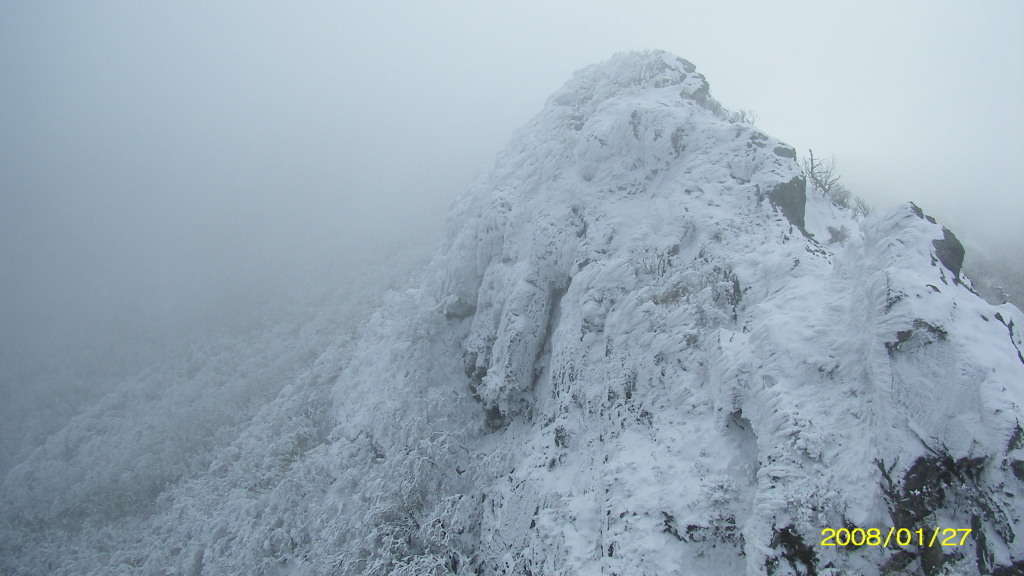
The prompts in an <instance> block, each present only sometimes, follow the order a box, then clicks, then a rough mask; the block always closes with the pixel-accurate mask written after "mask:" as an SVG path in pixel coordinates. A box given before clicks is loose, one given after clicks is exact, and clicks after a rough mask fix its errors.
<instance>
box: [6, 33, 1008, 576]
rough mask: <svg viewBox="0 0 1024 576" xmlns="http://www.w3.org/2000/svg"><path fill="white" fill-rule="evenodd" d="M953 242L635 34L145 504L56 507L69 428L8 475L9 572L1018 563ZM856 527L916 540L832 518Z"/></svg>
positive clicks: (877, 567)
mask: <svg viewBox="0 0 1024 576" xmlns="http://www.w3.org/2000/svg"><path fill="white" fill-rule="evenodd" d="M842 229H845V230H846V231H847V233H846V234H836V233H835V231H836V230H842ZM962 259H963V248H962V247H961V245H960V243H959V241H958V240H957V239H956V238H955V236H954V235H953V234H952V233H951V232H949V231H948V230H946V229H944V228H943V227H942V226H940V225H938V224H937V223H935V222H934V220H932V219H931V218H929V217H928V216H927V215H925V213H924V212H923V211H922V210H921V209H920V208H918V207H917V206H915V205H913V204H906V205H903V206H899V207H897V208H895V209H893V210H890V211H888V212H886V213H883V214H878V215H875V216H871V217H867V218H864V217H862V216H860V215H856V214H854V213H853V212H851V211H849V210H846V209H843V208H840V207H838V206H835V205H833V204H830V203H829V202H828V201H827V200H825V199H823V198H821V197H820V196H818V195H816V194H811V193H809V191H808V189H807V186H806V184H805V181H804V177H803V174H802V172H801V170H800V167H799V165H798V164H797V160H796V153H795V151H794V150H793V149H792V148H791V147H789V146H787V145H785V144H784V143H782V142H780V141H778V140H776V139H775V138H772V137H771V136H768V135H766V134H764V133H762V132H760V131H759V130H758V129H756V128H755V127H754V126H751V125H749V124H746V123H743V122H741V121H739V119H738V118H735V117H733V116H732V115H730V114H729V113H728V112H727V111H725V110H724V109H723V108H722V107H721V106H720V105H719V104H718V103H717V102H716V101H715V100H713V99H712V98H711V97H710V93H709V88H708V83H707V82H706V81H705V79H704V77H703V76H701V75H700V74H698V73H697V72H696V69H695V68H694V66H693V65H692V64H690V63H688V62H686V61H685V60H682V59H679V58H676V57H674V56H671V55H669V54H666V53H663V52H649V53H634V54H624V55H619V56H616V57H614V58H612V59H611V60H609V61H608V62H605V63H603V64H600V65H596V66H592V67H589V68H586V69H584V70H582V71H580V72H578V73H577V74H576V75H575V76H574V77H573V78H572V79H571V80H570V81H569V82H568V83H567V84H566V85H565V87H564V88H563V89H561V90H560V91H558V92H557V93H555V94H554V95H553V96H552V97H551V98H550V99H549V101H548V103H547V105H546V106H545V107H544V109H543V110H542V111H541V113H540V114H539V115H538V116H537V117H536V118H535V119H534V120H532V121H531V122H530V123H529V124H528V125H527V126H525V127H524V128H523V129H522V130H520V131H519V132H518V133H517V134H516V136H515V137H514V138H513V140H512V142H511V143H510V144H509V145H508V147H507V148H506V149H505V150H504V151H503V152H502V153H501V154H500V156H499V158H498V159H497V162H496V163H495V165H494V167H493V168H492V170H491V171H490V172H489V173H488V174H487V175H485V176H484V177H482V178H480V179H479V181H478V182H477V183H476V184H475V185H474V186H473V187H472V188H471V189H470V190H469V191H467V193H466V194H465V195H463V196H462V197H461V199H459V200H458V201H457V202H456V203H455V205H454V207H453V211H452V216H451V220H450V229H449V232H448V236H447V241H446V242H445V245H444V246H443V247H442V248H441V249H440V250H439V251H438V252H437V255H436V256H435V258H434V260H433V262H432V264H431V265H430V266H429V267H428V268H427V269H426V271H425V272H424V273H423V276H422V280H421V282H419V285H418V286H419V287H417V288H415V289H411V290H406V291H403V292H396V293H392V294H390V295H389V296H388V297H386V298H385V302H384V304H383V306H382V307H381V309H380V310H379V311H378V312H377V313H376V314H375V315H374V317H373V318H372V320H370V322H369V323H368V324H367V325H366V327H365V329H364V330H363V331H362V332H361V336H360V338H359V340H358V342H357V343H356V344H354V345H353V346H351V347H343V346H340V345H339V346H337V347H334V348H332V349H330V350H328V351H327V352H326V353H325V354H324V355H323V356H321V357H320V358H319V360H316V361H315V362H311V364H310V366H309V367H308V368H304V369H302V370H298V371H297V372H298V375H297V376H295V378H294V381H293V382H292V383H291V384H289V385H288V386H286V387H283V388H281V389H279V392H277V393H276V394H277V395H276V396H275V397H274V398H273V399H272V400H270V401H268V402H267V403H266V404H265V405H263V406H262V407H261V408H260V409H259V410H258V411H256V410H255V409H254V410H252V413H253V414H254V415H253V416H252V417H251V419H250V420H249V421H248V424H246V425H236V426H234V427H233V428H230V429H227V428H220V429H218V430H220V431H219V432H218V434H220V435H222V436H224V437H226V438H227V439H228V440H227V441H224V443H223V444H222V445H221V444H218V445H216V446H214V448H213V449H212V450H213V451H212V453H211V454H210V455H209V457H208V458H205V459H197V461H198V462H199V464H196V465H194V466H192V467H191V468H190V469H189V470H190V471H188V472H182V473H181V475H179V476H173V475H168V476H167V479H161V480H160V482H154V483H153V487H152V489H153V491H154V493H156V494H157V496H154V498H155V500H154V503H153V504H152V505H146V506H141V505H139V506H136V505H135V504H133V502H134V501H133V502H121V500H118V506H113V505H110V506H113V507H112V508H111V509H116V510H115V512H116V513H115V512H111V513H109V514H107V515H106V516H105V517H103V518H100V517H99V516H98V515H97V513H95V512H92V513H91V514H93V516H92V517H90V516H88V515H89V514H90V512H89V510H94V511H95V510H101V511H102V510H104V508H102V507H97V506H94V505H92V504H91V502H93V499H95V498H99V496H96V497H95V498H94V496H90V494H92V492H88V491H87V490H86V491H82V490H75V489H72V488H67V489H66V490H65V492H67V494H68V495H70V496H67V495H65V496H66V497H65V496H60V497H61V498H64V500H67V501H68V502H73V503H74V504H73V505H72V504H68V505H67V506H66V507H65V508H66V509H68V510H72V511H75V513H76V514H78V516H75V518H72V519H70V520H69V519H68V517H67V514H65V513H64V512H62V510H65V508H61V506H62V504H59V503H58V504H50V505H49V508H47V510H50V511H49V512H47V511H46V510H43V509H42V508H40V504H39V503H41V502H43V501H48V500H52V498H54V494H57V493H60V494H63V492H61V490H63V489H61V488H59V487H56V488H54V489H53V490H50V491H49V492H48V494H36V493H35V492H33V489H32V488H31V487H32V486H36V485H38V482H37V481H36V480H33V479H34V478H35V479H38V478H44V477H47V470H53V469H55V468H54V467H53V463H54V462H58V461H59V459H60V458H67V457H64V456H60V454H65V453H69V451H70V452H75V451H76V450H77V451H81V450H84V449H81V448H76V446H79V445H82V446H87V447H88V446H95V445H96V444H97V443H102V442H101V440H102V439H103V438H106V436H102V438H100V437H97V438H98V440H97V441H96V442H93V441H92V438H93V437H94V436H96V434H95V433H92V432H89V431H90V430H95V429H97V428H96V427H95V426H92V427H89V426H84V427H81V429H82V430H85V432H81V431H79V432H76V431H75V430H76V429H72V430H71V431H70V432H66V433H62V435H59V436H55V438H57V439H56V440H54V441H53V442H51V443H50V444H53V445H52V446H50V447H49V448H47V450H49V452H45V451H44V452H42V453H40V454H42V455H39V456H38V457H37V458H36V459H35V460H33V461H31V462H28V463H26V464H24V465H22V466H21V467H20V468H19V469H18V470H17V471H16V473H15V474H12V476H11V477H10V478H8V480H7V482H6V484H5V492H4V494H5V503H6V506H7V509H8V511H11V512H10V514H7V515H6V516H5V517H6V518H14V517H16V519H15V520H11V521H10V522H9V523H8V526H9V527H12V526H13V528H10V529H8V530H7V531H6V532H3V533H0V536H3V537H4V542H5V544H4V546H5V549H6V550H8V551H10V552H11V557H12V558H13V557H15V556H16V555H17V556H18V557H19V558H21V559H22V560H19V562H21V563H20V564H13V563H12V564H10V565H11V566H15V567H16V568H17V570H18V571H19V572H18V573H35V572H32V571H31V569H29V568H24V567H25V566H37V567H39V568H37V569H36V572H38V573H44V572H50V573H60V574H65V573H66V574H71V573H76V574H85V573H96V574H101V573H102V574H115V573H154V574H190V575H199V574H253V573H259V574H275V573H276V574H417V575H422V574H484V575H492V574H493V575H498V574H522V575H532V576H540V575H548V576H551V575H560V574H564V575H576V574H618V575H620V576H637V575H665V574H722V575H729V574H737V575H739V574H750V575H782V574H810V575H815V574H816V575H832V576H835V575H840V574H844V575H854V574H856V575H876V574H889V575H895V574H928V575H935V574H941V573H943V571H944V570H946V571H948V572H947V573H956V574H989V573H991V574H1015V573H1020V571H1021V570H1024V542H1022V541H1021V540H1018V539H1017V538H1016V535H1017V534H1019V533H1021V528H1022V526H1021V522H1022V515H1024V504H1022V502H1024V430H1022V427H1021V424H1020V422H1021V421H1022V420H1024V413H1022V406H1024V356H1022V354H1021V352H1022V350H1024V336H1022V332H1024V314H1022V313H1021V312H1020V310H1018V309H1017V308H1015V307H1013V306H1012V305H1002V306H992V305H990V304H987V303H985V302H984V301H983V300H982V299H980V298H978V297H977V296H976V295H975V294H974V293H973V292H972V286H971V283H970V280H968V279H967V278H965V277H964V276H963V275H962V274H961V272H960V265H961V262H962ZM237 374H242V376H238V377H239V378H244V377H245V376H244V373H241V372H236V375H237ZM197 390H205V387H199V388H197ZM201 393H205V392H198V391H197V392H196V393H195V394H190V395H189V398H190V400H189V401H190V402H196V400H194V397H196V395H198V394H201ZM136 396H137V394H136ZM131 397H133V396H130V395H128V393H127V392H126V398H131ZM332 403H333V410H324V408H325V406H328V405H330V404H332ZM118 405H120V404H118ZM100 416H102V415H97V416H96V418H97V421H99V418H100ZM88 422H92V420H89V421H88ZM124 426H128V424H125V425H124ZM99 429H100V430H105V429H106V428H99ZM117 429H118V430H120V429H121V428H117ZM225 430H226V431H225ZM90 434H91V435H90ZM76 435H77V436H76ZM126 435H127V433H126ZM126 437H127V436H126ZM76 438H77V440H76ZM114 440H116V438H115V439H114ZM103 442H105V440H103ZM211 442H213V441H211ZM48 446H49V445H48ZM90 449H91V448H90ZM98 449H99V448H97V450H98ZM47 453H52V457H51V456H46V454H47ZM75 453H77V452H75ZM47 458H49V460H48V459H47ZM76 462H77V460H76ZM132 466H133V465H132V464H131V463H129V464H127V465H125V467H126V468H127V469H129V472H130V471H131V469H132ZM203 466H208V468H203ZM196 470H198V471H196ZM127 473H128V472H125V471H124V470H122V469H121V468H118V467H112V471H110V472H109V473H108V472H106V471H96V472H95V473H94V474H93V476H95V477H96V478H99V480H95V479H94V480H95V481H92V482H93V484H95V485H97V486H99V485H101V484H102V485H103V486H107V485H109V484H110V483H108V482H101V480H102V479H103V478H105V477H106V476H104V474H107V475H113V476H111V477H112V478H121V477H123V476H124V474H127ZM161 478H164V477H161ZM51 484H52V485H53V486H57V484H54V483H52V482H51ZM51 484H47V485H48V486H49V485H51ZM91 485H92V484H90V486H91ZM97 490H98V489H97ZM97 493H99V492H97ZM58 495H59V494H58ZM76 495H77V496H76ZM60 501H63V500H58V502H60ZM122 505H123V509H122V507H119V506H122ZM68 506H70V507H68ZM108 507H109V506H108ZM125 510H127V511H125ZM48 514H49V515H48ZM62 522H63V523H64V524H67V526H64V524H61V523H62ZM38 526H45V527H48V528H46V530H38V531H36V532H32V530H36V528H33V527H38ZM60 526H64V527H63V528H61V527H60ZM858 527H859V528H863V529H871V528H877V529H879V531H880V534H881V535H882V536H883V537H884V536H885V535H886V534H887V533H888V532H889V529H890V528H895V529H906V530H907V531H914V532H912V534H913V535H914V536H913V539H914V541H913V542H912V543H910V544H907V545H903V546H899V545H897V544H895V543H894V542H891V543H890V545H889V547H884V546H880V545H871V544H867V545H863V546H825V545H822V540H823V539H824V537H825V534H824V533H823V530H825V529H828V528H831V529H840V528H846V529H853V528H858ZM935 528H955V529H970V530H971V532H970V534H969V536H967V537H966V538H964V539H963V543H962V545H957V546H946V547H942V546H939V545H935V546H929V545H928V544H929V543H930V542H924V545H922V544H921V543H919V542H918V540H917V539H918V536H917V534H918V533H917V532H916V531H917V530H922V532H921V533H922V534H925V535H926V536H925V537H923V538H924V540H930V535H931V534H932V531H933V530H934V529H935ZM19 531H20V532H19ZM27 533H32V534H35V535H34V536H31V537H28V536H24V534H27ZM12 534H13V535H12ZM54 534H60V536H59V538H58V537H57V536H53V535H54ZM905 534H906V533H905ZM959 534H961V533H958V536H957V538H956V539H955V541H956V542H958V543H959V542H960V538H959ZM904 539H906V538H904ZM44 546H45V547H47V548H46V549H47V550H58V551H59V553H54V555H52V556H53V557H55V558H57V560H52V561H51V560H47V557H46V556H45V553H43V552H40V553H38V554H37V555H35V556H34V555H33V554H36V553H32V552H28V551H29V550H32V549H42V548H43V547H44ZM15 552H16V553H17V554H15ZM40 558H41V560H40ZM12 562H13V561H12ZM33 562H35V563H34V564H33ZM0 566H3V565H0Z"/></svg>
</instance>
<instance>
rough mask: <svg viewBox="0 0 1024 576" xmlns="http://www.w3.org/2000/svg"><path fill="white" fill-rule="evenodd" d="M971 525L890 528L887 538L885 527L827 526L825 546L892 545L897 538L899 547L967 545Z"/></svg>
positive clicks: (824, 539)
mask: <svg viewBox="0 0 1024 576" xmlns="http://www.w3.org/2000/svg"><path fill="white" fill-rule="evenodd" d="M970 534H971V529H970V528H939V527H936V528H935V530H925V529H924V528H918V529H917V530H911V529H909V528H899V529H897V528H889V532H888V533H886V534H885V536H884V537H883V535H882V529H881V528H867V529H864V528H853V529H848V528H839V529H835V528H825V529H824V530H822V531H821V535H822V539H821V545H822V546H881V547H883V548H888V547H889V543H890V542H893V541H895V542H896V544H897V545H899V546H910V545H913V544H917V545H918V546H928V547H931V546H935V545H936V543H938V545H939V546H963V545H964V543H965V542H967V537H968V536H970Z"/></svg>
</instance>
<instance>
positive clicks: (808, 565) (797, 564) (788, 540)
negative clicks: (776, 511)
mask: <svg viewBox="0 0 1024 576" xmlns="http://www.w3.org/2000/svg"><path fill="white" fill-rule="evenodd" d="M771 547H772V548H775V549H778V548H779V547H781V548H782V554H781V556H782V557H783V558H785V559H786V560H787V561H788V562H789V565H790V567H791V568H792V569H793V572H796V573H797V574H803V575H806V576H817V574H818V568H817V565H818V555H817V554H815V553H814V549H813V548H811V547H810V546H808V545H807V543H806V542H804V539H803V538H802V537H801V536H800V534H799V533H797V532H796V530H795V529H794V528H793V526H786V527H785V528H782V529H781V530H778V531H776V532H775V535H774V536H772V542H771ZM778 560H779V559H778V558H777V557H776V558H769V559H768V563H767V565H766V566H765V569H766V570H767V571H768V576H772V575H773V574H775V571H776V570H778Z"/></svg>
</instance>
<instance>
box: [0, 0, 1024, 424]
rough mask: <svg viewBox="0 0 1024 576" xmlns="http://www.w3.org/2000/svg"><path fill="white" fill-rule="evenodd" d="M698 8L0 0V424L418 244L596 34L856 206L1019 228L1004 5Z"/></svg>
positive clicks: (1011, 49)
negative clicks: (634, 53)
mask: <svg viewBox="0 0 1024 576" xmlns="http://www.w3.org/2000/svg"><path fill="white" fill-rule="evenodd" d="M703 4H705V5H689V4H688V3H678V2H673V3H669V2H649V3H645V4H643V5H641V6H639V7H637V6H631V7H630V8H626V7H625V6H624V5H622V6H618V5H616V6H612V5H594V4H592V3H583V2H565V3H558V4H557V5H556V6H552V5H550V4H542V3H527V4H522V3H517V4H516V5H515V7H514V8H513V7H511V6H507V7H500V8H492V7H484V6H480V5H476V4H471V3H458V2H449V3H441V4H432V5H430V6H429V7H428V6H426V5H424V6H419V5H410V4H405V3H397V2H384V3H375V4H373V5H366V6H351V5H345V6H321V5H303V6H292V5H290V6H287V7H285V6H284V5H272V4H269V3H257V4H252V3H217V4H216V5H208V4H206V3H199V2H187V3H175V4H173V5H166V6H153V5H149V4H136V3H128V2H106V3H102V4H99V5H88V6H86V5H78V6H68V5H63V4H60V5H58V4H50V3H5V4H3V5H2V6H0V86H2V87H3V88H2V89H0V287H2V289H0V394H2V399H0V404H3V405H5V406H6V407H7V408H6V411H7V413H5V414H2V416H3V417H4V418H5V420H7V421H8V422H9V424H8V426H9V428H8V429H7V431H5V435H6V436H8V439H9V438H10V436H11V435H13V434H20V432H18V431H17V430H14V429H13V428H10V427H11V426H15V427H16V425H18V423H19V422H20V421H21V420H22V419H28V420H32V419H36V420H37V421H38V420H47V419H50V420H53V422H57V421H59V420H61V419H62V418H66V417H67V416H68V415H69V414H72V413H74V411H75V410H76V406H77V404H76V402H82V403H84V402H88V401H89V400H91V399H93V398H94V397H95V396H96V395H97V394H99V392H100V391H101V390H102V389H103V387H104V386H109V385H111V383H113V382H116V381H117V379H118V378H120V377H122V376H123V375H125V374H128V373H130V372H132V371H134V370H138V369H141V368H142V367H144V366H146V365H148V364H150V363H151V362H153V361H155V360H156V359H158V358H160V357H163V356H166V355H168V354H174V353H175V351H176V350H178V349H180V347H182V346H188V345H189V343H190V342H193V341H194V340H195V339H197V338H199V337H201V335H204V334H211V333H225V332H238V331H244V330H246V329H248V328H249V327H251V326H253V325H254V324H259V323H260V322H264V323H266V322H272V321H273V317H274V315H275V314H285V313H286V312H285V311H286V310H287V309H288V308H289V307H290V306H294V305H296V303H298V302H309V301H311V300H315V299H316V298H319V297H328V296H326V295H329V294H330V293H331V291H332V290H336V289H338V286H341V285H342V284H343V281H345V280H351V279H353V278H359V277H360V275H361V274H362V273H363V272H362V271H363V270H364V269H365V267H366V266H371V265H373V263H374V262H378V261H380V260H381V259H382V258H385V257H386V256H387V255H389V254H393V253H394V252H396V251H410V250H411V251H412V252H413V253H415V254H418V256H417V257H414V258H410V259H406V260H402V261H403V262H410V267H412V266H414V264H413V263H414V262H422V261H424V260H425V258H426V257H427V255H428V254H429V252H430V248H431V247H432V246H434V245H435V243H436V242H437V239H438V238H439V234H440V231H441V229H442V226H443V220H444V217H445V214H446V208H447V205H448V203H449V202H450V201H451V200H452V199H453V198H454V197H455V196H456V195H457V194H459V193H460V192H461V191H462V190H464V189H465V188H466V187H467V186H468V185H469V184H470V182H472V180H473V178H474V177H475V175H476V174H478V173H479V172H480V171H482V170H485V169H486V167H487V166H488V165H489V163H490V162H491V160H492V158H493V156H494V154H495V153H496V152H497V151H498V150H499V149H500V147H501V146H502V145H503V143H504V142H505V141H506V140H507V139H508V138H509V136H510V135H511V133H512V132H513V130H514V129H515V128H516V127H517V126H519V125H521V124H522V123H523V122H524V121H526V120H527V119H528V118H529V117H530V116H531V115H533V114H534V113H536V112H537V111H538V110H539V109H540V107H541V105H542V104H543V102H544V99H545V98H546V97H547V96H548V95H549V94H550V93H551V92H553V91H554V90H556V89H557V88H558V87H559V86H560V85H561V84H562V83H563V82H564V81H565V80H566V79H567V78H568V77H569V75H570V74H571V72H572V71H573V70H576V69H578V68H580V67H582V66H584V65H587V64H590V63H593V62H597V61H601V60H604V59H606V58H608V57H609V56H610V55H611V54H612V53H614V52H616V51H622V50H631V49H638V48H663V49H666V50H670V51H672V52H674V53H676V54H679V55H680V56H683V57H685V58H688V59H690V60H691V61H693V62H694V63H695V64H696V65H697V66H698V69H699V71H701V72H703V73H704V74H705V75H706V76H707V77H708V80H709V82H710V84H711V86H712V91H713V93H714V95H715V96H716V97H717V98H718V99H719V100H721V101H722V103H723V104H724V105H725V106H727V107H729V108H732V109H739V108H743V109H750V110H753V111H754V112H756V113H757V114H758V118H759V120H758V123H759V126H761V128H762V129H764V130H765V131H767V132H769V133H771V134H773V135H775V136H777V137H779V138H782V139H789V140H788V141H789V143H790V144H792V145H793V146H794V147H796V148H797V149H798V150H800V151H801V153H806V149H807V148H814V149H815V152H816V154H821V155H826V156H827V155H830V154H835V155H836V156H837V159H838V161H839V168H840V171H841V172H842V173H843V175H844V180H843V181H844V183H846V184H847V185H848V186H849V187H850V188H851V189H852V190H853V192H854V193H856V194H858V195H860V196H863V197H865V198H866V199H868V200H869V201H870V202H871V203H872V204H874V205H875V206H876V207H877V208H880V209H884V208H887V207H889V206H892V205H894V204H896V203H898V202H903V201H906V200H914V201H916V202H917V203H918V204H920V205H922V206H923V207H925V208H926V210H927V211H928V212H929V213H930V214H934V215H935V216H936V217H938V218H939V219H940V220H941V221H943V223H948V225H949V226H950V227H951V228H953V229H954V231H956V232H957V234H958V235H959V236H960V237H961V239H963V240H964V241H965V244H967V245H968V246H972V245H973V246H979V247H984V249H985V250H988V251H991V252H992V253H998V252H999V251H1001V250H1002V251H1008V250H1011V249H1013V248H1015V247H1018V246H1020V245H1024V232H1022V229H1021V227H1020V226H1019V222H1020V220H1021V216H1024V194H1021V192H1022V191H1024V179H1022V176H1021V173H1020V171H1019V170H1016V169H1015V166H1016V164H1017V163H1018V162H1019V159H1020V158H1022V157H1024V144H1022V141H1021V139H1020V138H1019V134H1020V133H1021V132H1022V131H1024V111H1022V109H1021V107H1020V106H1019V102H1020V101H1022V100H1024V39H1022V37H1021V36H1020V34H1019V31H1020V29H1021V26H1022V25H1024V9H1022V8H1021V6H1020V5H1019V4H1018V3H1012V2H996V3H989V4H986V5H985V7H983V8H970V9H969V8H965V7H962V6H960V5H958V4H954V3H938V4H936V3H934V2H933V3H908V4H905V5H901V7H899V8H893V7H891V6H890V5H888V4H883V3H868V4H863V3H862V4H859V5H858V7H857V8H856V9H852V8H849V9H842V10H841V11H829V9H827V8H824V7H823V6H822V4H821V3H815V2H799V3H794V4H791V5H788V6H787V7H786V8H774V7H768V6H751V5H749V4H745V3H734V4H731V5H730V4H728V3H727V4H721V3H719V4H715V6H713V7H712V6H708V5H706V3H703ZM75 399H78V400H75ZM60 402H66V403H67V404H66V405H65V406H64V407H63V408H60V410H58V414H57V415H53V416H47V417H45V418H44V417H39V418H36V416H35V415H36V414H37V412H35V411H37V410H39V409H41V407H43V406H46V405H49V404H51V403H58V404H59V403H60ZM15 414H17V415H18V416H17V417H15V416H14V415H15ZM11 422H13V424H11ZM40 429H41V430H44V429H46V426H45V425H42V428H40Z"/></svg>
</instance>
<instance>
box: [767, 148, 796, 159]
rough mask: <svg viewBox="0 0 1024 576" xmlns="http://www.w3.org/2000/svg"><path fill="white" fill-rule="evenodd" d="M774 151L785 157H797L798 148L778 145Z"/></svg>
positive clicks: (777, 154)
mask: <svg viewBox="0 0 1024 576" xmlns="http://www.w3.org/2000/svg"><path fill="white" fill-rule="evenodd" d="M772 152H775V155H776V156H782V157H783V158H796V150H794V149H793V148H790V147H789V146H776V147H775V149H774V150H772Z"/></svg>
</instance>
